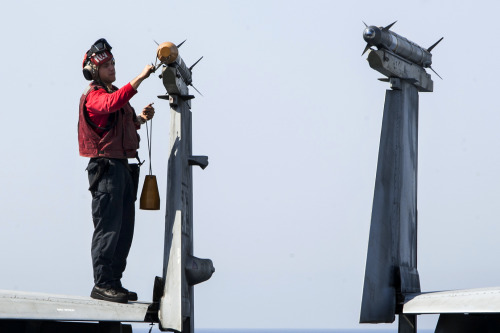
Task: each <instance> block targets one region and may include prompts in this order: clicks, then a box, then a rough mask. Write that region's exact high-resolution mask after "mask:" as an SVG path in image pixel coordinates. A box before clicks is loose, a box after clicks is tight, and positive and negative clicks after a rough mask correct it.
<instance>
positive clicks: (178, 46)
mask: <svg viewBox="0 0 500 333" xmlns="http://www.w3.org/2000/svg"><path fill="white" fill-rule="evenodd" d="M185 41H187V39H184V41H183V42H182V43H180V44H179V45H177V48H179V47H181V46H182V44H184V42H185Z"/></svg>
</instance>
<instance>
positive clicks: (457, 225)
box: [0, 0, 500, 328]
mask: <svg viewBox="0 0 500 333" xmlns="http://www.w3.org/2000/svg"><path fill="white" fill-rule="evenodd" d="M499 9H500V5H499V3H498V2H496V1H451V0H450V1H430V0H427V1H425V0H422V1H411V2H406V1H405V2H402V1H382V2H374V1H349V2H339V1H326V0H325V1H319V0H311V1H308V2H304V1H295V0H287V1H271V0H268V1H237V0H233V1H230V0H226V1H221V0H213V1H201V0H196V1H142V2H140V4H139V2H138V1H123V0H122V1H100V2H74V1H62V0H61V1H56V0H48V1H22V0H19V1H11V2H9V3H8V4H4V5H3V6H2V11H1V14H0V30H1V31H2V34H1V35H2V38H1V40H2V42H1V46H0V50H1V51H2V52H0V64H1V66H0V79H1V80H0V94H1V95H0V96H1V98H0V108H1V110H2V111H3V124H4V125H3V128H2V130H1V131H0V138H1V141H2V142H3V148H2V150H1V151H2V155H3V156H2V160H3V163H2V167H1V171H2V176H1V177H0V189H1V190H0V207H1V212H2V220H1V231H0V262H1V272H2V274H0V289H7V290H24V291H38V292H50V293H58V294H73V295H88V294H89V293H90V290H91V288H92V285H93V284H92V283H93V282H92V270H91V260H90V239H91V234H92V230H93V226H92V221H91V216H90V199H91V198H90V193H89V192H88V191H87V188H88V182H87V176H86V172H85V171H84V170H85V167H86V164H87V159H85V158H82V157H80V156H79V155H78V147H77V132H76V126H77V119H78V111H77V110H78V101H79V98H80V95H81V93H82V91H83V89H84V88H85V86H86V85H87V81H85V79H84V78H83V76H82V74H81V62H82V59H83V55H84V52H85V51H86V50H87V49H88V48H89V47H90V45H91V44H92V43H93V42H94V41H95V40H96V39H98V38H101V37H105V38H106V39H107V40H108V41H109V42H110V44H111V45H112V46H113V53H114V56H115V58H116V66H117V81H116V84H117V85H118V86H122V85H124V84H125V83H127V82H128V81H129V80H131V79H132V78H133V77H135V76H136V75H137V74H139V72H140V71H141V70H142V68H143V67H144V66H145V65H146V64H148V63H151V62H152V61H154V57H155V51H156V44H155V43H154V42H153V40H156V41H158V42H163V41H172V42H175V43H179V42H181V41H182V40H184V39H186V38H187V42H186V44H185V45H184V46H182V48H181V49H180V53H181V56H182V57H183V59H184V60H185V61H186V63H187V64H188V65H190V64H192V63H194V62H195V61H196V60H197V59H198V58H199V57H200V56H202V55H203V56H204V59H203V60H202V61H201V62H200V63H199V64H198V65H197V67H195V70H194V73H193V78H194V84H195V86H196V87H197V88H198V89H199V90H200V91H201V92H202V93H203V95H204V97H201V96H199V95H197V97H196V99H195V100H194V101H193V103H192V111H193V147H194V153H195V154H198V155H208V156H209V160H210V166H209V167H208V168H207V169H206V170H204V171H202V170H201V169H198V168H196V169H195V171H194V191H195V193H194V228H195V229H194V233H195V244H194V247H195V255H196V256H198V257H202V258H206V257H208V258H211V259H212V260H213V261H214V264H215V267H216V273H215V274H214V276H213V277H212V279H211V280H209V281H207V282H205V283H203V284H201V285H199V286H197V287H196V289H195V290H196V296H195V298H196V300H195V309H196V311H195V313H196V314H195V318H196V326H197V327H202V328H223V327H229V328H231V327H239V328H257V327H267V328H273V327H276V328H360V325H359V324H358V319H359V309H360V302H361V293H362V286H363V274H364V267H365V256H366V249H367V241H368V231H369V224H370V214H371V205H372V199H373V187H374V181H375V172H376V165H377V154H378V144H379V135H380V128H381V122H382V111H383V103H384V95H385V90H386V89H388V88H389V87H388V84H387V83H382V82H379V81H377V78H379V77H381V74H378V73H377V72H375V71H373V70H372V69H370V68H369V66H368V63H367V62H366V60H365V58H366V56H363V57H361V56H360V55H361V52H362V51H363V48H364V47H365V43H364V42H363V39H362V31H363V29H364V25H363V23H362V21H365V22H366V23H368V24H374V25H387V24H389V23H391V22H393V21H395V20H398V23H397V24H396V25H395V26H394V28H393V30H394V31H396V32H397V33H399V34H401V35H403V36H406V37H407V38H409V39H411V40H413V41H414V42H416V43H418V44H420V45H422V46H424V47H428V46H430V45H432V44H433V43H434V42H435V41H436V40H437V39H439V38H440V37H442V36H444V40H443V42H442V43H441V44H440V45H439V46H438V47H436V48H435V49H434V51H433V54H434V58H433V60H434V62H433V68H434V69H435V70H436V71H437V72H438V73H439V74H440V75H441V76H442V77H443V78H444V80H440V79H439V78H437V77H436V76H435V75H433V77H434V80H435V89H434V90H435V91H434V92H433V93H422V94H421V95H420V126H419V128H420V131H419V137H420V146H419V187H418V193H419V198H418V209H419V272H420V278H421V285H422V289H423V290H424V291H431V290H443V289H458V288H472V287H486V286H497V285H500V281H499V279H500V266H499V265H498V263H497V254H498V253H499V249H500V245H499V244H498V235H499V233H500V227H499V218H498V199H499V198H500V177H499V172H498V171H499V170H500V154H499V151H500V133H499V130H498V129H499V123H500V112H499V110H498V109H499V107H498V96H499V93H498V86H499V83H498V81H499V78H500V68H499V66H498V54H499V52H498V51H499V48H498V43H497V42H496V40H497V38H498V24H497V21H498V12H499ZM431 74H432V73H431ZM193 92H194V91H193ZM163 93H165V89H164V87H163V85H162V83H161V80H159V79H158V78H157V76H152V77H151V78H150V79H148V80H147V81H146V82H144V83H143V84H142V85H141V87H140V89H139V94H138V95H136V96H135V97H134V98H133V99H132V101H131V102H132V105H133V106H135V107H136V109H137V110H139V109H141V108H142V107H143V106H145V105H146V104H148V103H150V102H155V107H156V117H155V119H154V133H153V173H154V174H156V175H157V177H158V182H159V186H160V187H161V189H162V190H161V195H162V198H161V199H162V209H161V210H160V211H157V212H151V211H139V210H138V213H137V219H136V220H137V223H136V226H137V227H136V233H135V240H134V244H133V247H132V251H131V254H130V259H129V265H128V268H127V271H126V272H125V277H124V284H125V286H126V287H128V288H130V289H133V290H136V291H137V292H138V293H139V297H140V299H141V300H150V299H151V293H152V288H153V281H154V277H155V275H161V270H162V255H163V231H164V215H165V209H164V203H165V195H164V193H165V188H166V172H167V170H166V166H167V157H168V151H167V146H168V129H169V106H168V103H167V102H165V101H163V100H159V99H157V97H156V96H157V95H159V94H163ZM195 94H196V93H195ZM141 135H142V137H143V141H142V147H141V150H140V154H141V156H142V157H143V158H146V157H147V145H146V140H145V138H146V133H145V129H143V130H141ZM146 169H147V168H146ZM146 169H145V170H143V175H144V174H146V172H147V170H146ZM142 180H143V177H141V181H142ZM433 321H435V318H434V317H431V318H430V319H422V320H421V323H422V324H421V326H420V327H426V325H427V326H431V325H433V324H434V323H433ZM361 327H363V328H364V327H367V326H366V325H364V326H361ZM368 327H374V328H381V327H384V328H387V327H388V326H387V325H376V326H368Z"/></svg>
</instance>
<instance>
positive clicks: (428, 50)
mask: <svg viewBox="0 0 500 333" xmlns="http://www.w3.org/2000/svg"><path fill="white" fill-rule="evenodd" d="M443 38H444V37H441V38H440V39H439V40H438V41H437V42H435V43H434V44H432V46H431V47H429V48H428V49H427V52H429V53H430V52H431V51H432V49H433V48H435V47H436V45H438V44H439V42H440V41H442V40H443Z"/></svg>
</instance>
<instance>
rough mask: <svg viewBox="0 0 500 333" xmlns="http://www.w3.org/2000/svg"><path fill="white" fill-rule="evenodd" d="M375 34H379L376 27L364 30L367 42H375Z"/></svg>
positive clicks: (364, 37)
mask: <svg viewBox="0 0 500 333" xmlns="http://www.w3.org/2000/svg"><path fill="white" fill-rule="evenodd" d="M375 36H377V30H376V29H375V27H368V28H366V29H365V31H363V39H364V40H365V42H367V43H370V42H373V40H374V39H375Z"/></svg>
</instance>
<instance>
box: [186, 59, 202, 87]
mask: <svg viewBox="0 0 500 333" xmlns="http://www.w3.org/2000/svg"><path fill="white" fill-rule="evenodd" d="M201 59H203V56H202V57H201V58H200V59H198V61H197V62H195V63H194V64H192V65H191V67H189V70H192V69H193V67H194V66H196V64H198V63H199V62H200V60H201ZM193 88H194V87H193ZM195 89H196V88H195ZM200 95H201V94H200ZM202 96H203V95H202Z"/></svg>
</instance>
